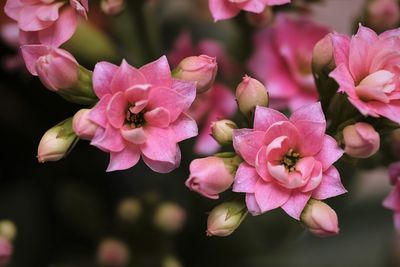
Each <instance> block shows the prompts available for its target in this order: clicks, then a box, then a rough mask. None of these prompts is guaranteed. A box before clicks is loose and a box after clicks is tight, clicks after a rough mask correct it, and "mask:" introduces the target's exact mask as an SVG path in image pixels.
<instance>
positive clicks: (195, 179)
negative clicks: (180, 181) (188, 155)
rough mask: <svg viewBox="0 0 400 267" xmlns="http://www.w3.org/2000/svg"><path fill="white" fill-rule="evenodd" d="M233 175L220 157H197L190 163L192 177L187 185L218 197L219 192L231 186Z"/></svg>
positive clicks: (202, 193)
mask: <svg viewBox="0 0 400 267" xmlns="http://www.w3.org/2000/svg"><path fill="white" fill-rule="evenodd" d="M232 183H233V175H232V173H231V172H230V171H229V170H228V168H227V167H226V166H225V163H224V160H223V159H222V158H219V157H215V156H212V157H207V158H202V159H195V160H193V161H192V163H190V177H189V179H187V180H186V186H187V187H189V188H190V190H193V191H196V192H198V193H199V194H201V195H203V196H205V197H208V198H211V199H218V198H219V194H220V193H222V192H224V191H225V190H227V189H228V188H229V187H231V185H232Z"/></svg>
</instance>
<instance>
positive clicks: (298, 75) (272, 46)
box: [249, 15, 329, 111]
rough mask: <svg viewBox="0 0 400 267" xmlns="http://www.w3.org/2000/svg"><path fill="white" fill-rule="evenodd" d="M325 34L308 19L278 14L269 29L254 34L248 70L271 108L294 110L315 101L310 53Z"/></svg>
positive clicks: (323, 28)
mask: <svg viewBox="0 0 400 267" xmlns="http://www.w3.org/2000/svg"><path fill="white" fill-rule="evenodd" d="M328 32H329V30H328V29H327V28H325V27H323V26H320V25H317V24H315V23H314V22H312V21H310V20H308V19H297V20H294V19H291V18H289V17H288V16H284V15H280V16H278V17H277V19H276V23H275V24H274V25H273V26H272V27H268V28H266V29H264V30H262V31H260V32H259V33H258V34H256V36H255V38H254V41H255V52H254V53H253V55H252V56H251V58H250V61H249V69H250V70H251V71H252V72H253V73H254V75H255V76H256V78H258V79H259V80H260V81H262V82H263V83H264V84H265V85H266V87H267V89H268V92H269V96H270V101H271V106H272V107H273V108H286V107H289V108H290V110H291V111H294V110H296V109H297V108H299V107H301V106H304V105H307V104H311V103H313V102H315V101H317V100H318V93H317V90H316V87H315V83H314V78H313V76H312V73H311V59H312V52H313V48H314V45H315V44H316V43H317V42H318V41H319V40H320V39H321V38H323V37H324V36H325V35H326V34H327V33H328Z"/></svg>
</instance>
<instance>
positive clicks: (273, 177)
mask: <svg viewBox="0 0 400 267" xmlns="http://www.w3.org/2000/svg"><path fill="white" fill-rule="evenodd" d="M325 128H326V121H325V117H324V114H323V112H322V108H321V105H320V103H315V104H312V105H308V106H304V107H302V108H300V109H298V110H296V111H295V112H294V113H293V115H292V116H291V117H290V119H288V118H287V117H286V116H285V115H283V114H282V113H280V112H278V111H276V110H273V109H270V108H264V107H257V109H256V112H255V118H254V128H253V129H239V130H234V132H233V135H234V137H233V146H234V148H235V150H236V152H237V153H238V154H239V155H241V157H242V158H243V159H244V162H243V163H241V164H240V166H239V169H238V170H237V173H236V177H235V182H234V185H233V191H235V192H243V193H246V204H247V208H248V210H249V211H250V213H252V214H253V215H258V214H261V213H264V212H267V211H269V210H272V209H275V208H278V207H281V208H282V209H283V210H284V211H285V212H286V213H287V214H289V215H290V216H292V217H293V218H295V219H297V220H298V219H299V216H300V214H301V212H302V211H303V209H304V207H305V205H306V204H307V202H308V200H309V199H310V198H311V197H312V198H314V199H318V200H322V199H326V198H330V197H334V196H337V195H340V194H343V193H345V192H346V190H345V189H344V187H343V185H342V183H341V181H340V175H339V172H338V171H337V169H336V168H335V167H334V166H332V164H333V163H334V162H335V161H337V160H338V159H339V158H340V157H341V156H342V154H343V151H342V150H341V149H340V148H339V147H338V145H337V143H336V141H335V139H333V138H332V137H330V136H328V135H326V134H325Z"/></svg>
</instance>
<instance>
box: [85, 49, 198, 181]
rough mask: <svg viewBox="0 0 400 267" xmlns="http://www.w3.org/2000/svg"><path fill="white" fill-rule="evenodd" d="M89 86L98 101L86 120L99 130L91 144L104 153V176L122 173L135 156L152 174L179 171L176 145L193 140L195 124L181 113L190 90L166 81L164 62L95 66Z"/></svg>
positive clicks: (167, 72)
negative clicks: (107, 161) (106, 163)
mask: <svg viewBox="0 0 400 267" xmlns="http://www.w3.org/2000/svg"><path fill="white" fill-rule="evenodd" d="M93 87H94V90H95V93H96V95H97V96H98V97H99V98H100V101H99V102H98V103H97V105H96V106H95V107H94V108H93V109H92V111H91V112H90V115H89V116H90V119H91V120H92V121H93V122H94V123H96V124H97V125H98V126H99V128H98V129H97V130H96V134H95V136H94V138H93V139H92V142H91V144H92V145H95V146H96V147H98V148H100V149H101V150H103V151H106V152H109V153H110V155H111V157H110V164H109V166H108V169H107V171H114V170H124V169H128V168H130V167H132V166H134V165H135V164H136V163H137V162H138V161H139V158H140V156H142V159H143V161H144V162H145V163H146V164H147V165H148V166H149V167H150V168H151V169H152V170H154V171H156V172H161V173H166V172H170V171H172V170H173V169H175V168H177V167H178V166H179V163H180V159H181V154H180V150H179V146H178V145H177V143H178V142H180V141H182V140H185V139H188V138H190V137H193V136H196V135H197V125H196V122H195V121H194V120H193V119H191V118H190V117H188V116H187V115H186V113H185V112H186V111H187V110H188V109H189V107H190V105H191V104H192V102H193V100H194V98H195V96H196V86H195V84H194V83H191V82H184V81H179V80H174V79H172V77H171V71H170V68H169V65H168V61H167V59H166V57H161V58H160V59H158V60H156V61H154V62H152V63H150V64H147V65H145V66H143V67H141V68H140V69H136V68H134V67H132V66H130V65H129V64H128V63H127V62H126V61H125V60H124V61H122V63H121V65H120V66H119V67H118V66H115V65H113V64H110V63H107V62H100V63H98V64H97V65H96V66H95V69H94V72H93Z"/></svg>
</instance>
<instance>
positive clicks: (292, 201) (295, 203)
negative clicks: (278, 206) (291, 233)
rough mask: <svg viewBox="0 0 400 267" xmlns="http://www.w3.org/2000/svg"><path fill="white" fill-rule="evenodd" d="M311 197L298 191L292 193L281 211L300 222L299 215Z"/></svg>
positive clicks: (309, 194)
mask: <svg viewBox="0 0 400 267" xmlns="http://www.w3.org/2000/svg"><path fill="white" fill-rule="evenodd" d="M310 197H311V192H310V193H302V192H298V191H292V194H291V195H290V197H289V199H288V201H287V202H286V203H285V204H283V205H282V209H283V210H284V211H285V212H286V213H287V214H288V215H289V216H291V217H293V218H294V219H296V220H300V215H301V213H302V211H303V210H304V207H305V206H306V205H307V202H308V200H309V199H310Z"/></svg>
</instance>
